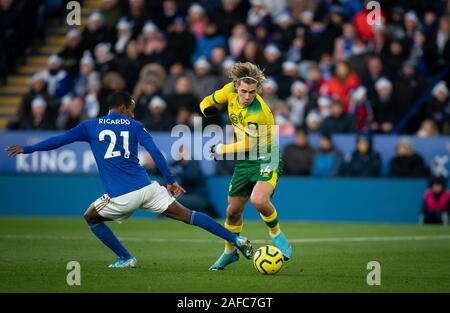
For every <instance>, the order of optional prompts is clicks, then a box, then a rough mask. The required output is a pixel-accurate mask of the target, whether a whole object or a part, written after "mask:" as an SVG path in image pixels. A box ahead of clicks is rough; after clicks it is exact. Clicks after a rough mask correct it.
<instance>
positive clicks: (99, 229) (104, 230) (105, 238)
mask: <svg viewBox="0 0 450 313" xmlns="http://www.w3.org/2000/svg"><path fill="white" fill-rule="evenodd" d="M89 228H90V229H91V230H92V232H93V233H94V235H95V236H97V238H98V239H100V240H101V241H102V242H103V243H104V244H105V245H106V246H107V247H108V248H110V249H111V250H112V251H113V252H114V253H115V254H117V256H118V257H120V258H129V257H130V256H131V255H130V253H129V252H128V251H127V249H125V247H124V246H123V245H122V244H121V243H120V241H119V239H117V237H116V236H115V235H114V233H113V232H112V231H111V229H110V228H109V227H108V226H106V224H104V223H98V224H89Z"/></svg>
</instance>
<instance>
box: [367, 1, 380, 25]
mask: <svg viewBox="0 0 450 313" xmlns="http://www.w3.org/2000/svg"><path fill="white" fill-rule="evenodd" d="M366 9H367V10H369V11H370V12H369V14H367V24H369V25H370V26H382V25H383V21H382V16H381V5H380V3H379V2H378V1H369V2H368V3H367V5H366Z"/></svg>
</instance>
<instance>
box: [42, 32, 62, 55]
mask: <svg viewBox="0 0 450 313" xmlns="http://www.w3.org/2000/svg"><path fill="white" fill-rule="evenodd" d="M65 43H66V36H61V35H55V36H50V37H48V38H47V45H48V46H58V47H62V46H64V44H65ZM44 47H45V46H44ZM58 52H59V51H58Z"/></svg>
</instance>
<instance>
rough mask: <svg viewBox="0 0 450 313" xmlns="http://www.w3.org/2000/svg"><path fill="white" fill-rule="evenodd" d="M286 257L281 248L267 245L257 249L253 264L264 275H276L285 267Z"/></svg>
mask: <svg viewBox="0 0 450 313" xmlns="http://www.w3.org/2000/svg"><path fill="white" fill-rule="evenodd" d="M283 264H284V259H283V253H281V250H280V249H278V248H277V247H275V246H271V245H267V246H264V247H261V248H259V249H258V250H256V252H255V254H254V255H253V266H254V267H255V269H256V270H257V271H258V272H260V273H261V274H264V275H274V274H276V273H278V272H279V271H280V270H281V268H282V267H283Z"/></svg>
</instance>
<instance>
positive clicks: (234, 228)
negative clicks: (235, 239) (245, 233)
mask: <svg viewBox="0 0 450 313" xmlns="http://www.w3.org/2000/svg"><path fill="white" fill-rule="evenodd" d="M224 226H225V228H226V229H228V230H229V231H231V232H232V233H235V234H236V235H239V234H240V233H241V231H242V227H243V226H244V225H243V224H241V225H228V224H227V222H225V224H224ZM233 251H234V245H233V244H232V243H231V242H228V241H225V253H227V254H231V253H232V252H233Z"/></svg>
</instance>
